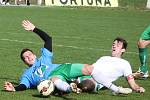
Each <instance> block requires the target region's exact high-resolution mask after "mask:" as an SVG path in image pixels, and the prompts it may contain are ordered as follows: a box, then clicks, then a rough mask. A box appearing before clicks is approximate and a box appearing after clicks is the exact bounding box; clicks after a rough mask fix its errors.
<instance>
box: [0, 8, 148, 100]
mask: <svg viewBox="0 0 150 100" xmlns="http://www.w3.org/2000/svg"><path fill="white" fill-rule="evenodd" d="M0 13H1V14H0V90H1V91H0V100H4V99H5V100H110V99H111V100H149V98H150V96H149V94H150V79H147V80H136V81H137V82H138V83H139V84H141V85H142V86H143V87H144V88H145V89H146V92H145V93H144V94H138V93H135V92H133V93H132V94H129V95H118V96H113V95H112V93H111V91H110V90H101V91H99V93H98V94H88V93H82V94H80V95H77V94H74V93H71V94H68V95H66V96H63V97H56V96H51V97H49V98H42V97H40V96H39V95H38V92H37V90H36V89H32V90H26V91H22V92H5V91H4V90H3V83H4V81H10V82H13V83H14V84H18V83H19V80H18V79H19V76H20V75H21V74H22V72H23V69H24V68H25V67H26V66H25V65H24V63H23V62H22V61H21V60H20V58H19V55H20V51H21V50H22V48H26V47H28V48H31V49H33V51H35V53H36V54H37V55H39V54H40V50H39V49H40V48H41V47H42V46H43V43H42V41H41V39H40V38H39V37H38V36H36V35H35V34H34V33H32V32H27V31H25V30H24V29H23V28H22V26H21V22H22V20H24V19H29V20H30V21H32V22H33V23H34V24H35V25H36V26H37V27H39V28H41V29H42V30H44V31H46V32H48V33H49V35H51V36H52V37H53V51H54V63H68V62H70V63H76V62H79V63H90V64H91V63H94V62H95V61H96V60H97V59H98V58H99V57H101V56H103V55H110V53H111V52H110V50H111V43H112V41H113V39H114V38H115V37H117V36H121V37H124V38H125V39H126V40H127V41H128V43H129V46H128V50H127V53H125V54H124V58H125V59H127V60H128V61H130V63H131V65H132V69H133V71H136V70H137V69H138V67H139V59H138V49H137V46H136V42H137V40H138V38H139V36H140V33H141V32H142V31H143V30H144V29H145V28H146V27H147V26H148V25H149V24H150V11H148V10H134V9H126V8H125V9H122V8H118V9H117V8H116V9H112V8H86V7H74V8H72V7H35V6H33V7H0ZM149 51H150V50H149ZM149 58H150V57H149ZM148 63H149V65H150V59H149V60H148ZM149 68H150V67H149ZM115 83H116V84H117V85H120V86H124V87H128V84H127V83H126V81H125V80H124V78H121V79H119V80H117V81H116V82H115Z"/></svg>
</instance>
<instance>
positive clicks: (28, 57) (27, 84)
mask: <svg viewBox="0 0 150 100" xmlns="http://www.w3.org/2000/svg"><path fill="white" fill-rule="evenodd" d="M22 26H23V27H24V29H25V30H27V31H32V32H34V33H36V34H37V35H38V36H40V38H41V39H42V40H43V41H44V47H43V48H41V57H40V58H37V57H36V55H35V54H34V53H33V51H32V50H30V49H27V48H26V49H23V50H22V52H21V54H20V57H21V59H22V60H23V62H24V63H25V64H26V65H28V68H27V69H26V70H25V71H24V73H23V74H22V76H21V80H20V84H19V85H18V86H15V87H14V86H13V84H12V83H10V82H5V83H4V89H5V90H6V91H23V90H26V89H28V88H33V87H36V86H37V85H38V83H39V82H40V81H41V80H43V79H46V78H47V77H48V75H49V73H50V72H51V71H52V70H53V69H55V68H56V67H58V66H59V64H52V57H53V54H52V38H51V37H50V36H49V35H48V34H47V33H45V32H43V31H42V30H40V29H38V28H37V27H35V26H34V25H33V24H32V23H31V22H30V21H28V20H24V21H22Z"/></svg>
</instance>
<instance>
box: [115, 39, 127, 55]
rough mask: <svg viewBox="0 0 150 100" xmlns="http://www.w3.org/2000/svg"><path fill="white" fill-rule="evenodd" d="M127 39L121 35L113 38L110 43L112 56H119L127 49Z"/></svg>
mask: <svg viewBox="0 0 150 100" xmlns="http://www.w3.org/2000/svg"><path fill="white" fill-rule="evenodd" d="M127 44H128V43H127V41H126V40H125V39H123V38H121V37H117V38H115V39H114V41H113V44H112V56H113V57H121V55H122V54H123V53H124V52H125V51H126V49H127Z"/></svg>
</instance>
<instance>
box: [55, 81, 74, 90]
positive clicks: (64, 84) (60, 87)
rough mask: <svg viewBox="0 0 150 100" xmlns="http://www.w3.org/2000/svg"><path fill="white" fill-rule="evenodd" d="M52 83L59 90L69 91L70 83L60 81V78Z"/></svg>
mask: <svg viewBox="0 0 150 100" xmlns="http://www.w3.org/2000/svg"><path fill="white" fill-rule="evenodd" d="M54 85H55V86H56V88H57V89H58V90H60V91H63V92H70V91H71V88H70V85H69V84H68V83H67V82H65V81H62V80H61V79H58V80H56V81H55V82H54Z"/></svg>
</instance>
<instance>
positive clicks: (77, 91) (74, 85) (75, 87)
mask: <svg viewBox="0 0 150 100" xmlns="http://www.w3.org/2000/svg"><path fill="white" fill-rule="evenodd" d="M70 87H71V90H72V92H74V93H77V94H79V93H81V92H82V90H81V89H80V88H78V87H77V84H76V83H70Z"/></svg>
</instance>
